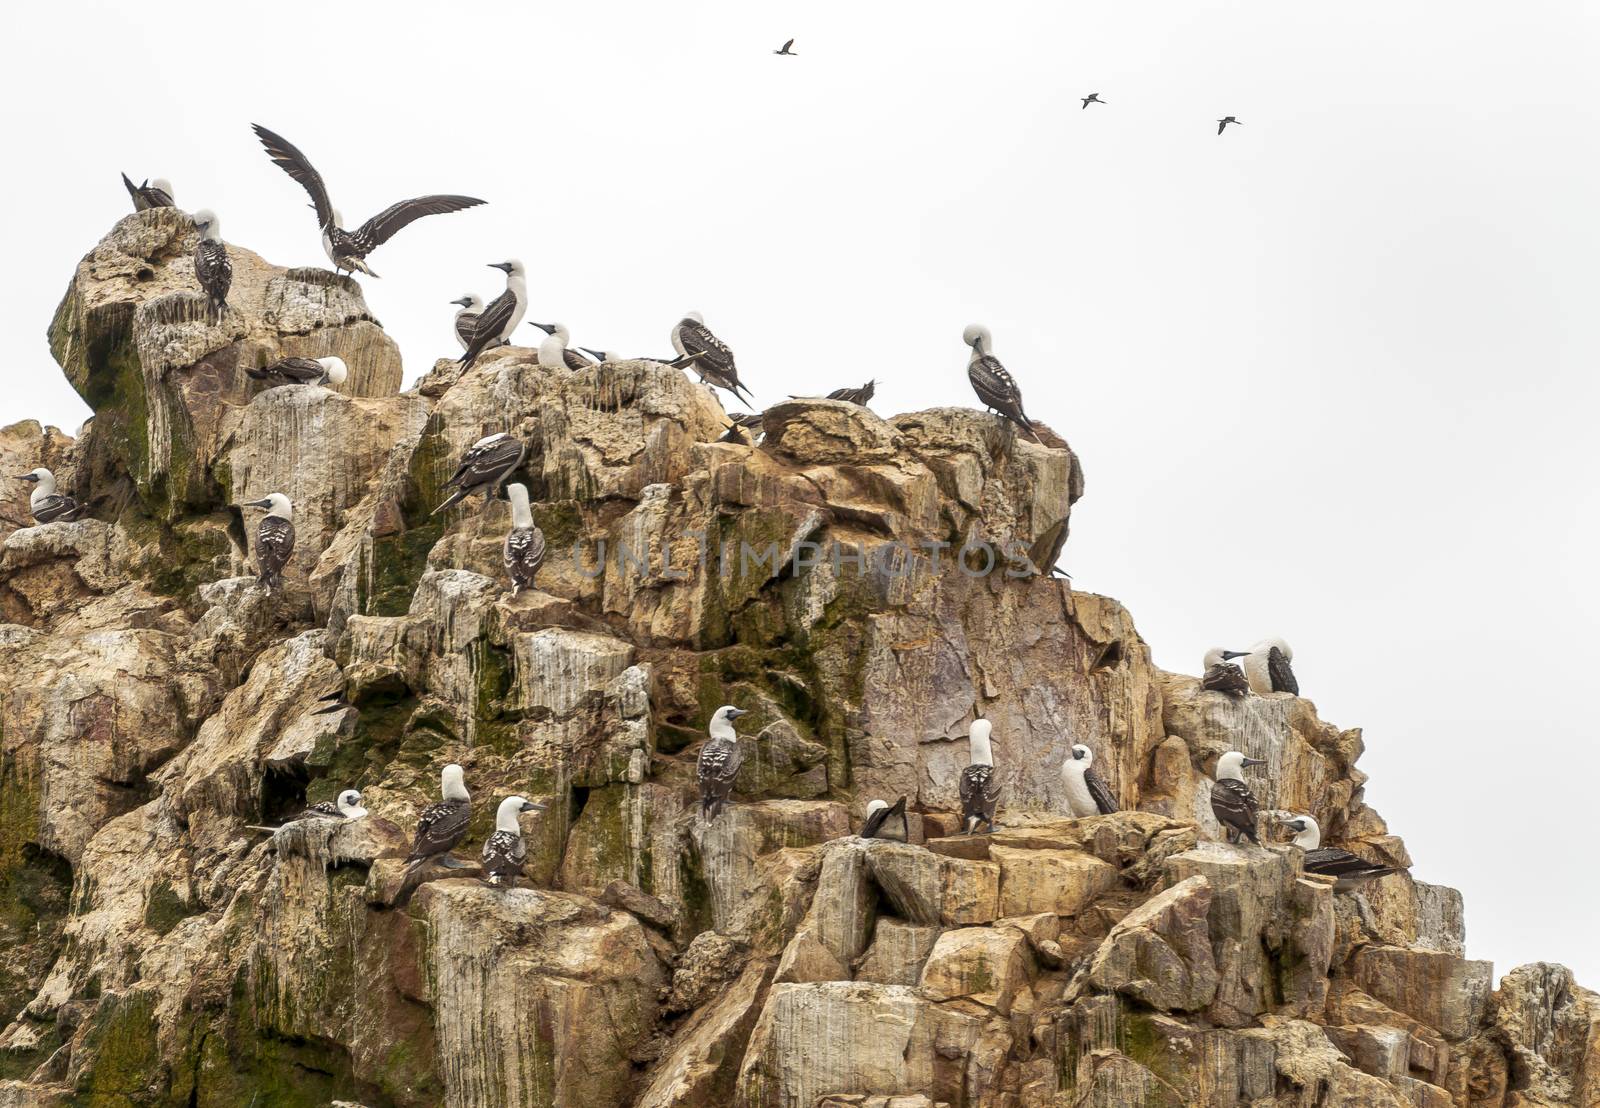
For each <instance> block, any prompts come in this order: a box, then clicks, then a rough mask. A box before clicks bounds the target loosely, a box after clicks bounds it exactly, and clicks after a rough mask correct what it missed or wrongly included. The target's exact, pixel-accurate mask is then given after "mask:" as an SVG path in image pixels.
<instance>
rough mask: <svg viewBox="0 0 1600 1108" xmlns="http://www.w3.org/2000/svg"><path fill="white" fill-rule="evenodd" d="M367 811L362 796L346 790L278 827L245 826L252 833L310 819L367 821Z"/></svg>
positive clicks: (280, 827)
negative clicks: (362, 803)
mask: <svg viewBox="0 0 1600 1108" xmlns="http://www.w3.org/2000/svg"><path fill="white" fill-rule="evenodd" d="M366 816H367V810H366V809H365V808H363V807H362V806H361V794H360V793H359V792H357V791H356V790H355V789H346V790H345V791H344V792H342V793H340V794H339V795H338V797H337V798H336V799H334V800H323V801H319V802H318V803H316V804H312V805H311V806H309V807H308V808H306V809H305V810H304V811H303V812H300V813H299V814H298V815H293V816H290V817H289V818H288V819H286V820H284V821H283V823H282V824H280V825H279V826H277V827H263V826H261V825H260V824H255V823H247V824H245V826H246V827H248V828H249V829H250V830H252V831H272V832H277V831H282V830H283V829H284V828H285V827H288V826H289V825H290V824H292V823H301V822H303V821H305V820H308V819H319V820H320V819H338V820H346V821H349V820H357V819H365V818H366Z"/></svg>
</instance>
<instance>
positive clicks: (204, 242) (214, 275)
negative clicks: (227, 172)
mask: <svg viewBox="0 0 1600 1108" xmlns="http://www.w3.org/2000/svg"><path fill="white" fill-rule="evenodd" d="M193 218H194V228H195V230H197V231H199V232H200V241H199V242H197V243H195V246H194V277H195V280H196V281H198V282H200V291H201V292H203V293H205V296H206V302H207V303H208V304H209V305H210V307H211V318H212V319H221V318H222V313H223V311H224V310H225V309H226V308H227V307H228V289H229V288H231V287H232V285H233V262H231V261H229V260H228V248H227V247H226V246H225V245H223V242H222V221H221V220H219V219H218V218H217V213H216V212H214V211H212V210H211V209H210V208H203V209H201V210H200V211H198V212H195V213H194V216H193Z"/></svg>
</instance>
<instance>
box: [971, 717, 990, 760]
mask: <svg viewBox="0 0 1600 1108" xmlns="http://www.w3.org/2000/svg"><path fill="white" fill-rule="evenodd" d="M993 730H994V724H992V723H990V722H989V721H988V720H986V719H975V720H973V721H972V727H971V729H970V730H969V731H968V732H967V751H968V754H967V758H968V760H969V761H970V762H971V763H972V764H973V765H975V766H992V765H994V751H993V750H992V749H991V748H990V746H989V733H990V732H991V731H993Z"/></svg>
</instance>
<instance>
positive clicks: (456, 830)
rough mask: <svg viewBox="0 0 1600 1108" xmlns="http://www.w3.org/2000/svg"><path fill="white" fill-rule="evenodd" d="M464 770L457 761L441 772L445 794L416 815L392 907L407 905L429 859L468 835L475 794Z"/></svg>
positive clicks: (441, 857) (442, 855)
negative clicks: (408, 849) (468, 787)
mask: <svg viewBox="0 0 1600 1108" xmlns="http://www.w3.org/2000/svg"><path fill="white" fill-rule="evenodd" d="M465 778H466V774H465V771H463V770H462V768H461V767H460V766H458V765H456V764H455V763H454V762H451V763H450V764H449V765H447V766H445V767H444V770H443V771H442V772H441V773H440V774H439V793H440V795H441V796H442V797H443V799H442V800H440V801H439V803H437V804H430V805H428V806H427V807H426V808H424V809H423V810H422V814H421V815H420V816H418V817H417V837H416V838H415V839H414V840H413V841H412V843H411V853H410V854H407V855H406V871H405V875H404V876H403V877H402V878H401V880H400V889H399V891H398V892H396V893H395V897H394V900H393V902H392V904H393V907H396V908H404V907H405V906H406V905H407V904H408V903H410V901H411V894H412V893H414V892H416V891H417V886H418V885H420V884H422V874H423V871H424V869H425V868H426V867H427V865H428V863H429V862H432V861H433V860H434V859H439V860H440V861H442V862H443V864H445V865H447V866H448V865H450V864H451V863H450V860H449V859H448V858H447V857H445V855H448V854H449V853H450V851H452V850H454V849H455V848H456V844H458V843H459V842H461V840H462V839H464V838H466V836H467V824H468V823H469V822H471V820H472V795H471V794H470V793H468V792H467V785H466V780H465Z"/></svg>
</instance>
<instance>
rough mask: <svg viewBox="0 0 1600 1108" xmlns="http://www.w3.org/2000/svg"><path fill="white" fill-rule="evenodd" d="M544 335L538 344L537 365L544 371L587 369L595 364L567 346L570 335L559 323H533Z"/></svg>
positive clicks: (570, 339) (570, 338)
mask: <svg viewBox="0 0 1600 1108" xmlns="http://www.w3.org/2000/svg"><path fill="white" fill-rule="evenodd" d="M534 326H535V327H537V328H539V330H541V331H543V332H544V333H545V338H544V340H543V341H541V342H540V343H539V364H540V365H541V366H543V367H544V368H545V369H588V368H589V367H590V366H593V365H595V364H596V363H595V362H592V361H590V360H589V359H588V358H585V357H584V356H583V355H582V354H580V353H578V352H577V351H576V350H573V349H571V348H570V347H568V346H567V343H569V342H571V341H572V334H571V332H569V331H568V330H567V328H566V326H565V325H564V324H561V323H535V324H534Z"/></svg>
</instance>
